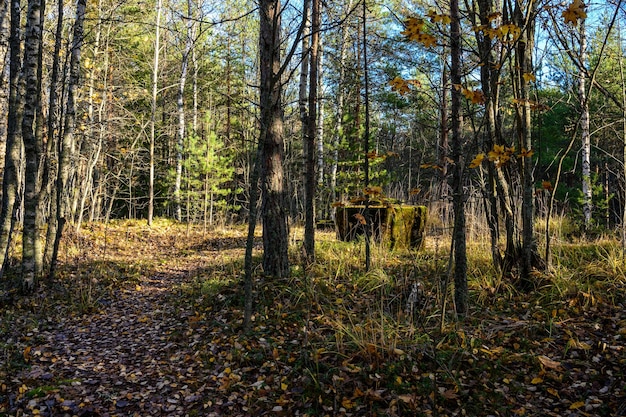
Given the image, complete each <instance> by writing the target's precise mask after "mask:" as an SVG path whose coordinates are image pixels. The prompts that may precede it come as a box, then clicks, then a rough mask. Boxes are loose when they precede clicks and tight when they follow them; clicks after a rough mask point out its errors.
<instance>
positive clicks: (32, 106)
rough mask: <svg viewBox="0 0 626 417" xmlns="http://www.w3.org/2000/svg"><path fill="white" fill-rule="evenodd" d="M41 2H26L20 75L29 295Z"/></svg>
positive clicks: (27, 287) (26, 286)
mask: <svg viewBox="0 0 626 417" xmlns="http://www.w3.org/2000/svg"><path fill="white" fill-rule="evenodd" d="M42 13H43V10H42V3H41V0H29V1H28V11H27V14H26V28H25V33H24V62H23V73H24V82H25V85H26V87H25V95H24V116H23V118H22V140H23V141H24V158H25V164H26V165H25V167H26V170H25V173H24V226H23V233H22V290H23V291H24V292H26V293H30V292H32V291H33V289H34V288H35V285H36V282H37V280H38V279H39V277H38V276H37V270H38V269H39V267H38V266H37V265H36V263H37V259H36V258H37V257H36V249H35V240H36V239H37V215H38V210H37V208H38V201H39V199H38V189H37V187H38V179H39V158H40V153H39V149H40V146H39V144H38V143H37V141H38V138H37V135H36V131H35V130H36V125H35V123H36V116H37V111H38V108H39V107H40V103H39V102H38V101H39V99H40V98H41V94H40V88H41V79H38V75H39V63H40V52H41V47H42V25H41V14H42Z"/></svg>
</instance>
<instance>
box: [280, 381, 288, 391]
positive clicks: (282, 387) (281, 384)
mask: <svg viewBox="0 0 626 417" xmlns="http://www.w3.org/2000/svg"><path fill="white" fill-rule="evenodd" d="M287 387H288V385H287V384H286V383H284V382H281V383H280V389H282V390H283V391H287Z"/></svg>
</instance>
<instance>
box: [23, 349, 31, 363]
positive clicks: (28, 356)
mask: <svg viewBox="0 0 626 417" xmlns="http://www.w3.org/2000/svg"><path fill="white" fill-rule="evenodd" d="M31 349H32V348H31V347H30V346H27V347H26V349H24V352H23V353H22V356H24V362H28V361H29V360H30V350H31Z"/></svg>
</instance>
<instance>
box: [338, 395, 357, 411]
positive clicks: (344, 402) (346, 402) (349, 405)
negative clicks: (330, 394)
mask: <svg viewBox="0 0 626 417" xmlns="http://www.w3.org/2000/svg"><path fill="white" fill-rule="evenodd" d="M341 405H342V406H343V408H345V409H346V410H349V409H351V408H352V407H354V403H353V402H352V401H350V399H349V398H344V399H343V400H342V401H341Z"/></svg>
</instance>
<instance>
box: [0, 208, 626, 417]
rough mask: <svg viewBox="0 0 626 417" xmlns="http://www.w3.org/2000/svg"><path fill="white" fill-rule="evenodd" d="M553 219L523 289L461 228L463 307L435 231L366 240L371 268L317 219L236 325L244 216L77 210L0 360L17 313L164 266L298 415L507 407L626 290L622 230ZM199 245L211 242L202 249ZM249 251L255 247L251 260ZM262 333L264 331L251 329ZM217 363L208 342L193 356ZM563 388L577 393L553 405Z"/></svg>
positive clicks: (354, 246)
mask: <svg viewBox="0 0 626 417" xmlns="http://www.w3.org/2000/svg"><path fill="white" fill-rule="evenodd" d="M552 227H554V233H557V234H558V236H557V239H555V241H554V244H553V264H552V266H551V269H550V270H548V271H546V272H545V273H544V272H542V273H541V274H538V276H537V282H538V288H537V290H536V291H531V292H527V293H522V292H520V291H519V290H518V289H517V288H516V286H515V284H514V283H513V282H511V281H510V280H509V279H508V278H507V277H503V276H502V275H501V274H499V273H498V272H497V271H496V270H495V268H494V267H493V266H492V264H491V254H490V251H489V247H488V246H487V245H488V243H486V242H487V239H478V240H476V241H472V242H469V244H468V258H469V259H468V265H469V270H468V280H469V288H470V293H471V294H470V300H471V309H470V315H469V317H468V318H467V319H466V320H465V321H464V322H458V321H457V320H456V317H455V315H454V310H453V308H454V306H453V300H452V297H451V295H452V291H451V289H450V288H448V289H445V288H443V282H444V281H445V278H446V275H447V273H448V266H447V262H448V252H447V250H448V249H447V248H449V240H448V239H447V238H446V236H445V235H437V236H433V237H429V238H428V240H427V242H426V245H425V247H424V249H423V250H422V251H420V252H410V251H406V250H396V251H393V252H391V251H388V250H387V248H386V247H385V246H384V245H379V244H375V245H373V247H372V268H371V270H370V271H369V272H365V271H364V260H363V259H364V245H363V243H362V242H357V243H346V242H338V241H336V239H335V236H334V233H330V232H320V233H318V234H317V244H316V248H317V250H316V262H315V263H314V264H313V265H312V266H311V267H310V268H309V269H307V271H306V272H305V271H304V270H303V269H302V267H301V266H300V265H298V260H297V256H298V250H297V249H294V248H297V244H298V243H297V242H296V245H292V251H291V255H292V261H293V263H294V267H293V275H292V277H291V278H286V279H280V280H277V279H276V280H274V279H269V278H265V277H262V276H261V274H257V275H256V281H255V282H256V285H257V300H256V314H255V321H254V323H255V324H254V329H253V332H252V334H248V335H246V334H243V333H239V330H238V329H240V328H241V326H240V322H241V318H242V306H243V301H242V290H241V288H240V285H239V283H240V282H241V271H242V270H243V264H242V257H243V246H242V242H243V241H244V240H243V239H244V236H245V228H233V229H231V230H219V231H216V232H215V233H211V232H208V233H205V232H204V231H202V230H201V227H199V228H194V227H192V228H187V226H186V225H183V224H177V223H174V222H169V221H165V220H157V221H156V222H155V225H154V226H153V227H152V228H147V226H145V223H142V222H133V221H117V222H112V223H110V224H108V225H105V224H99V223H93V224H87V225H86V226H85V229H84V230H83V231H82V232H80V233H77V234H76V233H71V234H68V236H67V237H66V239H65V240H64V244H63V252H62V257H61V258H62V259H61V260H62V266H61V270H60V273H59V278H58V279H57V280H56V281H55V282H53V283H44V285H43V287H42V289H41V290H40V291H41V294H45V295H46V296H45V297H43V298H41V300H42V301H38V304H37V305H34V304H35V303H34V302H33V300H32V299H30V300H28V299H24V300H22V299H19V300H17V301H16V305H15V308H12V309H6V310H3V311H2V312H0V314H1V318H2V320H1V321H0V323H1V325H0V340H8V342H4V343H2V344H0V354H1V355H2V356H1V357H0V359H1V360H2V362H3V363H2V366H3V368H2V369H3V370H2V371H0V372H3V374H4V375H10V374H15V373H17V372H19V371H20V369H23V368H25V367H28V366H29V363H28V362H27V360H25V358H24V355H23V349H24V346H25V344H24V343H23V342H20V341H18V340H17V339H15V338H14V334H15V329H16V327H15V326H18V327H19V329H20V330H21V331H22V332H28V331H29V329H31V330H32V329H33V328H37V327H38V326H42V325H44V323H45V320H46V315H47V314H49V313H48V312H50V311H55V312H57V313H55V314H70V315H72V314H73V315H78V316H80V315H84V314H94V313H97V312H98V311H101V310H103V309H106V305H105V304H103V303H102V300H104V299H107V298H110V297H111V296H112V294H113V293H114V292H115V291H116V290H117V289H119V288H126V287H133V286H135V285H138V283H139V282H140V280H141V278H142V277H146V276H149V275H150V274H154V273H157V271H159V270H162V269H168V268H169V269H180V270H184V271H186V272H185V273H186V274H187V275H186V276H187V279H186V280H185V281H184V282H183V283H181V284H180V286H178V287H175V288H170V289H169V291H170V293H171V302H172V303H180V304H181V305H191V306H193V308H194V310H195V311H197V314H198V317H202V318H203V320H204V319H205V318H206V319H207V320H208V319H209V318H210V317H211V316H212V315H214V314H218V313H219V316H220V317H221V320H222V322H221V323H224V320H227V323H229V324H230V325H229V326H228V330H226V326H224V330H223V332H224V333H225V334H229V335H230V336H229V337H232V338H233V340H236V343H233V345H234V346H236V347H231V348H228V347H225V349H226V350H229V349H230V351H231V352H232V353H231V356H232V357H233V358H234V359H232V362H233V363H235V362H238V361H239V362H241V364H242V366H243V365H245V366H246V367H248V368H251V369H252V368H263V367H264V366H269V365H268V363H273V364H274V365H272V366H276V367H278V366H279V364H281V363H283V364H284V366H285V368H284V372H285V374H284V375H283V377H284V378H285V379H283V381H282V383H281V384H287V382H289V384H291V382H292V381H290V380H289V375H291V376H293V377H294V381H300V383H301V384H302V386H303V388H302V390H303V391H302V396H303V400H302V404H300V407H301V409H302V410H308V412H309V414H310V415H324V414H325V412H327V411H328V410H339V409H341V408H343V409H344V410H345V412H353V413H355V414H356V415H361V414H363V413H365V412H366V411H367V412H368V413H371V414H381V415H385V414H394V413H396V414H402V413H405V414H411V413H412V415H413V414H414V415H435V414H439V415H451V414H453V413H454V412H459V413H465V414H467V415H480V414H482V413H483V412H484V411H485V410H487V409H489V410H491V411H492V412H495V411H497V412H498V413H500V414H507V415H512V414H517V412H518V411H519V410H521V408H520V407H522V408H523V407H527V405H526V406H525V405H523V404H521V405H520V404H517V403H515V402H514V400H513V399H512V398H514V396H510V395H509V393H510V392H512V393H519V395H521V396H523V393H526V392H529V391H528V387H529V386H530V387H531V388H532V387H535V388H536V389H542V388H543V385H542V384H539V383H537V384H533V383H531V382H532V381H533V378H540V379H541V380H542V381H543V380H547V379H548V378H547V376H546V375H548V374H549V373H550V372H553V370H550V369H545V367H542V366H541V365H540V364H539V363H538V362H537V359H536V358H537V356H538V355H545V356H549V357H557V355H561V357H562V358H563V359H562V360H565V358H567V357H568V355H571V354H572V352H573V351H576V352H577V351H582V352H583V353H585V352H586V350H585V349H587V346H590V348H589V349H595V346H596V345H592V342H598V341H597V340H591V339H585V337H587V336H586V333H584V332H583V330H580V331H579V332H578V333H575V331H574V330H572V331H570V330H565V327H564V323H575V326H574V327H572V328H573V329H586V328H587V327H585V326H592V324H593V318H594V317H597V318H599V319H598V320H600V319H601V318H602V317H604V316H605V315H607V314H609V313H608V312H609V311H614V310H615V309H617V306H619V304H620V303H623V302H624V289H626V275H625V274H626V260H625V258H624V256H623V254H622V250H621V246H620V244H619V242H618V241H616V240H614V239H611V238H610V237H606V236H604V237H601V238H598V239H596V240H593V241H586V240H577V241H572V240H571V239H568V238H567V237H566V236H565V234H571V230H570V229H569V227H570V226H569V224H568V223H567V221H566V220H564V219H560V220H559V221H558V224H557V222H554V223H552V224H551V228H552ZM297 233H300V231H299V230H297V231H296V234H297ZM561 233H563V234H561ZM164 245H165V246H164ZM208 247H210V248H212V249H216V250H217V252H216V253H219V256H215V255H212V256H213V257H212V258H211V259H206V258H205V257H203V255H202V251H203V250H205V249H206V248H208ZM260 261H261V258H260V255H259V253H258V251H255V258H254V262H255V263H256V264H259V263H260ZM256 271H259V268H256ZM414 284H419V289H420V290H419V294H418V296H419V298H418V301H417V304H415V305H416V306H418V308H416V309H414V310H413V311H411V310H410V309H408V308H407V303H408V302H409V299H410V296H411V292H412V290H413V288H414ZM444 300H446V301H447V303H446V305H447V307H446V309H445V310H444V309H443V305H444V303H443V301H444ZM58 312H61V313H58ZM442 320H443V323H442ZM599 322H601V321H599ZM624 322H625V323H626V321H624ZM220 325H223V324H220ZM576 326H578V327H576ZM617 330H619V329H617ZM617 330H615V331H617ZM568 331H569V333H568ZM579 334H580V335H579ZM581 335H582V336H581ZM609 336H610V335H607V340H611V337H609ZM589 337H591V336H589ZM594 337H595V336H594ZM612 337H617V336H616V335H614V336H612ZM259 338H262V339H263V340H264V342H263V343H264V344H262V345H258V344H257V345H255V344H253V343H252V342H250V341H251V340H256V339H259ZM225 339H226V338H225ZM229 340H230V339H229ZM615 340H618V339H615ZM242 346H245V348H244V347H242ZM589 349H587V350H589ZM268 355H269V359H268ZM200 357H203V358H204V357H205V355H204V354H203V355H200ZM621 360H626V358H621ZM214 363H215V362H214V360H213V359H212V357H211V358H209V356H206V360H205V366H207V367H209V366H213V365H214ZM233 366H234V365H233ZM572 372H573V371H572ZM553 373H554V372H553ZM285 375H287V376H285ZM0 376H2V375H0ZM296 376H297V377H296ZM557 377H559V376H558V375H557ZM560 378H561V379H562V380H561V381H557V382H554V381H552V382H550V383H551V384H552V385H550V389H556V388H554V387H559V389H562V390H565V388H560V384H561V383H562V384H563V386H565V385H566V384H567V383H568V381H567V378H568V376H564V375H561V376H560ZM534 380H535V381H538V379H534ZM294 383H295V382H294ZM268 384H270V385H271V383H268ZM281 384H279V388H280V387H282V386H283V385H281ZM289 384H288V385H289ZM503 387H506V389H505V390H503ZM49 388H50V387H46V386H41V387H38V388H33V389H32V390H31V391H29V393H28V394H27V395H28V396H33V397H38V396H45V395H46V390H47V389H49ZM50 389H52V388H50ZM233 389H234V388H233ZM278 391H281V390H280V389H278ZM283 391H284V390H283ZM530 392H535V391H530ZM547 392H548V394H546V395H547V396H548V397H550V391H547ZM563 392H564V393H563V394H560V395H561V396H562V398H566V397H567V395H569V394H566V393H565V391H563ZM250 395H252V397H250V398H256V397H254V395H253V394H250ZM255 395H256V394H255ZM259 395H260V394H259ZM265 395H266V396H267V395H270V394H269V393H265ZM537 395H538V396H539V394H537ZM572 395H574V394H572ZM283 396H284V395H283ZM0 397H1V394H0ZM281 398H282V397H281ZM542 398H543V397H542ZM250 401H252V400H250ZM281 401H287V400H286V399H283V400H281ZM572 403H575V400H574V398H573V397H572V400H571V401H570V402H569V403H567V402H565V403H564V404H565V405H564V407H565V409H567V407H568V406H569V405H570V404H572ZM285 404H286V403H285ZM394 407H395V408H394ZM607 407H608V409H610V407H611V405H610V404H609V405H607ZM269 409H271V407H270V408H269ZM394 410H395V411H394ZM460 410H464V411H460ZM535 411H537V410H535ZM527 412H528V413H529V415H532V413H533V411H532V410H527ZM520 415H521V414H520Z"/></svg>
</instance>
